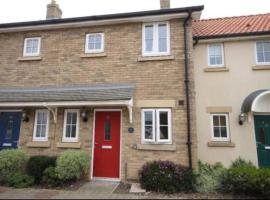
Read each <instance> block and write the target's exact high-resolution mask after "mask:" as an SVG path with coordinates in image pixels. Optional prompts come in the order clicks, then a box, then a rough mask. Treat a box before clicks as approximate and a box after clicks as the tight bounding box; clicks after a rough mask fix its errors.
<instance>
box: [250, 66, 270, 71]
mask: <svg viewBox="0 0 270 200" xmlns="http://www.w3.org/2000/svg"><path fill="white" fill-rule="evenodd" d="M252 70H255V71H257V70H270V65H255V66H253V67H252Z"/></svg>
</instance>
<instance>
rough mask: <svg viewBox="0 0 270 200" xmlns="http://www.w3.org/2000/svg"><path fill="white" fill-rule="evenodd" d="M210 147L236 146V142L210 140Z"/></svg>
mask: <svg viewBox="0 0 270 200" xmlns="http://www.w3.org/2000/svg"><path fill="white" fill-rule="evenodd" d="M207 145H208V147H235V143H233V142H216V141H211V142H208V144H207Z"/></svg>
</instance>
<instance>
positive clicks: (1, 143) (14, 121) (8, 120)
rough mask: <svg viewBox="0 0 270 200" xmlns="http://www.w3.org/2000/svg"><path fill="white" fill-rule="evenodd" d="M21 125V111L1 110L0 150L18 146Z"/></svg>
mask: <svg viewBox="0 0 270 200" xmlns="http://www.w3.org/2000/svg"><path fill="white" fill-rule="evenodd" d="M20 127H21V113H20V112H0V150H1V149H16V148H17V146H18V140H19V134H20Z"/></svg>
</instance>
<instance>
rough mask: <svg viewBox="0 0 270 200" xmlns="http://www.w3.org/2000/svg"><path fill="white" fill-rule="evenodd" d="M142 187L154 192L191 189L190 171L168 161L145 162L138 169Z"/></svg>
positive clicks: (191, 178)
mask: <svg viewBox="0 0 270 200" xmlns="http://www.w3.org/2000/svg"><path fill="white" fill-rule="evenodd" d="M139 180H140V184H141V186H142V188H144V189H146V190H148V191H155V192H169V193H173V192H180V191H187V190H191V189H192V180H193V175H192V172H191V171H190V170H189V169H188V168H187V167H183V166H181V165H176V164H174V163H173V162H170V161H154V162H150V163H146V164H145V165H144V166H143V167H142V169H141V170H140V171H139Z"/></svg>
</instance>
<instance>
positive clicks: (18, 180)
mask: <svg viewBox="0 0 270 200" xmlns="http://www.w3.org/2000/svg"><path fill="white" fill-rule="evenodd" d="M33 184H34V177H32V176H29V175H27V174H22V173H21V172H18V173H15V174H13V175H11V176H10V178H9V179H8V185H9V186H10V187H14V188H27V187H30V186H32V185H33Z"/></svg>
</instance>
